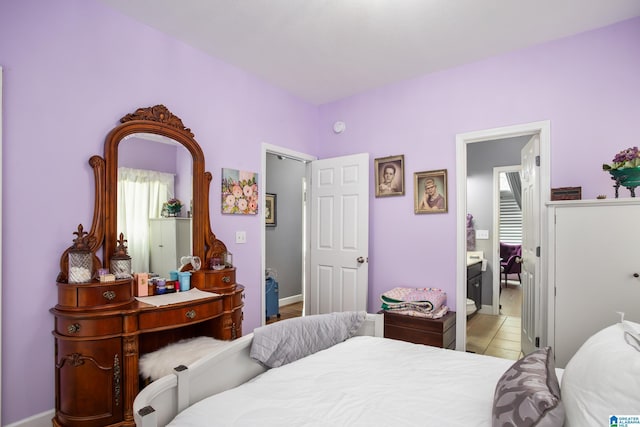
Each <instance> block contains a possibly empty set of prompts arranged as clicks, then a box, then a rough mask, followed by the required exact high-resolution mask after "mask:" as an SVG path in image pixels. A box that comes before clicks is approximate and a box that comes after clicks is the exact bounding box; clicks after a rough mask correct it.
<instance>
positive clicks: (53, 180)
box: [0, 0, 640, 423]
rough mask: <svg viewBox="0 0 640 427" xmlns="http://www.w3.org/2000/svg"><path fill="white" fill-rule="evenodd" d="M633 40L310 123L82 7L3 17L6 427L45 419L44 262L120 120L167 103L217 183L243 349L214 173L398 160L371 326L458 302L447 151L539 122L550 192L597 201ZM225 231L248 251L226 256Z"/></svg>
mask: <svg viewBox="0 0 640 427" xmlns="http://www.w3.org/2000/svg"><path fill="white" fill-rule="evenodd" d="M638 40H640V19H636V20H633V21H630V22H626V23H623V24H620V25H616V26H612V27H609V28H606V29H604V30H601V31H595V32H590V33H586V34H584V35H581V36H578V37H574V38H569V39H565V40H562V41H558V42H554V43H549V44H545V45H543V46H539V47H534V48H530V49H527V50H522V51H519V52H515V53H513V54H510V55H505V56H501V57H496V58H493V59H490V60H486V61H482V62H478V63H474V64H471V65H467V66H463V67H459V68H456V69H452V70H448V71H443V72H440V73H435V74H432V75H428V76H425V77H422V78H419V79H415V80H411V81H407V82H404V83H400V84H397V85H393V86H389V87H386V88H383V89H379V90H374V91H370V92H367V93H365V94H362V95H360V96H354V97H351V98H348V99H345V100H342V101H339V102H335V103H332V104H329V105H326V106H322V107H319V108H318V107H314V106H311V105H309V104H306V103H304V102H302V101H300V100H299V99H297V98H295V97H293V96H290V95H288V94H286V93H284V92H283V91H281V90H280V89H277V88H274V87H272V86H269V85H267V84H264V83H263V82H261V81H260V80H258V79H257V78H255V77H253V76H251V75H249V74H247V73H245V72H243V71H241V70H238V69H236V68H234V67H231V66H229V65H227V64H225V63H222V62H220V61H216V60H214V59H211V58H209V57H207V56H205V55H204V54H202V53H200V52H199V51H196V50H194V49H192V48H190V47H188V46H185V45H183V44H181V43H179V42H177V41H175V40H172V39H170V38H168V37H165V36H164V35H162V34H159V33H158V32H156V31H155V30H153V29H151V28H148V27H145V26H143V25H140V24H138V23H137V22H135V21H133V20H131V19H129V18H126V17H123V16H121V15H119V14H117V13H116V12H113V11H112V10H110V9H108V8H106V7H105V6H103V5H102V4H100V3H98V2H96V1H95V0H66V1H64V2H62V1H58V2H52V1H37V0H23V1H20V2H2V3H0V65H2V66H3V67H4V79H5V80H4V106H3V108H4V109H3V111H4V117H3V119H4V153H3V159H4V164H3V168H4V176H3V185H4V188H3V194H4V203H3V207H4V210H3V225H4V229H3V249H4V250H3V252H4V254H3V255H4V256H3V273H4V274H3V280H2V283H3V308H2V316H3V323H2V326H3V331H2V341H3V343H2V344H3V357H2V363H3V366H2V368H3V372H2V389H3V393H2V397H3V399H2V420H3V422H4V423H11V422H14V421H17V420H20V419H23V418H26V417H28V416H31V415H34V414H38V413H40V412H43V411H47V410H50V409H51V408H53V406H54V384H53V382H54V376H53V338H52V336H51V329H52V327H53V318H52V316H51V315H50V314H49V312H48V310H49V308H50V307H51V306H53V305H54V304H55V303H56V299H57V294H56V288H55V277H56V276H57V273H58V261H59V257H60V255H61V253H62V252H63V251H64V249H65V248H66V247H68V246H69V245H70V244H71V240H72V238H73V235H72V232H73V231H74V230H75V229H76V227H77V225H78V223H83V224H84V225H85V226H87V227H88V226H89V225H90V224H89V223H90V221H91V217H92V208H93V205H92V200H93V175H92V172H91V169H90V167H89V165H88V159H89V157H90V156H92V155H94V154H101V153H102V152H103V141H104V137H105V136H106V134H107V133H108V131H109V130H110V129H111V128H112V127H114V126H115V125H116V124H117V122H118V120H119V119H120V117H122V116H123V115H124V114H126V113H130V112H132V111H134V110H135V109H136V108H137V107H141V106H150V105H154V104H157V103H163V104H165V105H166V106H167V107H169V109H171V110H172V111H173V112H174V113H175V114H176V115H178V116H179V117H181V118H182V120H183V122H184V123H185V125H186V126H187V127H189V128H191V129H192V130H193V131H194V133H195V135H196V139H197V140H198V142H199V143H200V145H201V146H202V148H203V151H204V153H205V156H206V159H207V167H206V169H207V170H208V171H211V172H212V174H213V177H214V185H213V190H212V194H211V197H210V199H211V200H212V205H211V215H212V222H213V227H214V231H215V233H216V235H217V236H218V237H219V238H220V239H222V240H223V241H225V242H227V244H228V246H229V250H230V251H231V252H233V254H234V263H235V264H236V265H237V267H238V281H239V282H240V283H243V284H244V285H246V286H247V292H246V295H247V297H246V307H245V323H244V329H245V331H247V332H249V331H251V330H253V328H254V327H256V326H258V325H259V324H260V322H261V319H262V313H261V310H260V283H261V281H262V277H263V273H262V272H261V271H260V241H259V239H260V219H259V217H257V216H255V217H253V216H223V215H221V214H220V213H219V204H217V203H216V201H218V200H220V189H219V187H218V185H217V183H219V179H220V169H221V168H222V167H228V168H234V169H240V170H253V171H259V168H260V160H261V159H260V155H261V149H260V144H261V143H262V142H268V143H272V144H276V145H279V146H283V147H288V148H291V149H293V150H297V151H301V152H306V153H309V154H321V155H322V157H329V156H335V155H341V154H352V153H356V152H364V151H366V152H369V153H371V157H372V159H373V158H376V157H383V156H387V155H393V154H404V155H405V160H406V164H405V166H406V176H405V180H406V189H407V195H406V196H405V197H387V198H380V199H375V198H374V197H373V196H372V197H371V202H370V207H371V252H370V261H371V263H370V280H371V290H370V304H369V309H370V310H376V309H377V307H378V306H379V304H378V302H377V297H378V295H379V293H380V292H382V291H383V290H385V289H386V288H388V287H389V286H390V285H391V284H394V285H395V284H404V285H415V286H440V287H443V288H445V289H446V290H447V291H448V292H449V295H450V297H451V298H452V299H455V284H454V280H455V256H454V255H455V230H456V228H455V210H456V204H455V185H456V182H455V143H454V141H455V135H456V133H460V132H468V131H474V130H480V129H487V128H492V127H497V126H504V125H511V124H516V123H524V122H531V121H538V120H546V119H548V120H551V129H552V141H551V144H552V148H551V153H552V158H553V160H552V172H553V175H552V185H553V186H556V187H558V186H573V185H582V186H583V195H584V197H585V198H592V197H594V196H595V195H597V194H599V193H606V194H609V195H611V194H612V191H611V189H610V184H609V179H608V178H607V177H606V175H605V174H603V173H602V172H601V171H600V167H601V163H602V162H605V161H608V160H609V159H610V158H611V157H612V156H613V154H614V153H615V152H617V151H618V150H620V149H622V148H626V147H627V146H629V145H633V144H634V141H635V139H634V137H635V136H636V135H637V126H636V125H634V123H635V122H637V117H639V116H640V114H639V113H640V101H639V100H640V86H639V85H640V83H639V82H640V80H639V79H638V77H637V76H638V75H640V55H638V47H637V46H638V44H637V41H638ZM336 120H344V121H345V122H346V123H347V131H346V132H345V133H344V134H342V135H334V134H333V133H332V132H331V125H332V123H333V122H334V121H336ZM634 126H636V127H634ZM636 139H637V138H636ZM440 168H446V169H448V171H449V213H448V214H442V215H414V214H413V200H412V199H413V198H412V194H413V172H416V171H424V170H432V169H440ZM585 171H586V172H585ZM371 173H372V179H373V172H371ZM372 194H373V191H372ZM236 230H245V231H246V232H247V239H248V243H247V244H245V245H236V244H235V243H233V242H234V239H233V235H234V232H235V231H236ZM423 277H424V278H423Z"/></svg>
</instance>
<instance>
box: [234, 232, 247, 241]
mask: <svg viewBox="0 0 640 427" xmlns="http://www.w3.org/2000/svg"><path fill="white" fill-rule="evenodd" d="M236 243H247V232H246V231H236Z"/></svg>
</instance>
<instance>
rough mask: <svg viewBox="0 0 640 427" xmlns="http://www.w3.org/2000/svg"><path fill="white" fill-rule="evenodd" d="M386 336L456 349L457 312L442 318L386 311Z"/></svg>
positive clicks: (449, 313) (451, 312)
mask: <svg viewBox="0 0 640 427" xmlns="http://www.w3.org/2000/svg"><path fill="white" fill-rule="evenodd" d="M383 313H384V336H385V338H393V339H396V340H401V341H408V342H412V343H416V344H426V345H431V346H434V347H441V348H449V349H455V347H456V313H455V311H450V312H448V313H447V314H446V315H444V316H443V317H442V318H440V319H427V318H425V317H416V316H407V315H405V314H398V313H390V312H388V311H384V312H383Z"/></svg>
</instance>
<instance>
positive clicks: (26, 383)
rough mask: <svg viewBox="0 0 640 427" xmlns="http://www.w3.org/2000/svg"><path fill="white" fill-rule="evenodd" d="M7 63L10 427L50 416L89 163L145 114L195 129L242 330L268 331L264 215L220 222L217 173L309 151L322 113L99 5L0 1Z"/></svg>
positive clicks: (68, 0) (86, 212)
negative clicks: (68, 254) (266, 147)
mask: <svg viewBox="0 0 640 427" xmlns="http://www.w3.org/2000/svg"><path fill="white" fill-rule="evenodd" d="M0 64H1V65H2V66H3V69H4V105H3V112H4V117H3V119H4V153H3V160H4V165H3V168H4V169H3V170H4V177H3V181H2V182H3V185H4V188H3V195H4V203H3V208H4V210H3V225H4V229H3V249H4V250H3V260H2V261H3V278H2V279H3V280H2V284H3V299H2V301H3V308H2V317H3V322H2V328H3V330H2V341H3V342H2V349H3V355H2V364H3V370H2V390H3V392H2V421H3V423H12V422H14V421H16V420H20V419H23V418H26V417H28V416H32V415H34V414H38V413H41V412H43V411H47V410H50V409H52V408H53V407H54V375H53V363H54V358H53V351H54V349H53V337H52V335H51V330H52V328H53V317H52V316H51V314H50V313H49V309H50V308H51V307H52V306H53V305H55V304H56V301H57V293H56V285H55V278H56V276H57V274H58V268H59V267H58V262H59V259H60V255H61V254H62V252H63V251H64V250H65V249H66V248H67V247H68V246H69V245H70V244H71V242H72V239H73V237H74V236H73V234H72V232H73V231H74V230H75V229H76V228H77V226H78V224H79V223H82V224H83V225H85V227H87V228H88V227H89V226H90V222H91V218H92V214H93V202H92V200H93V174H92V171H91V168H90V166H89V164H88V160H89V158H90V157H91V156H92V155H95V154H100V155H101V154H102V153H103V143H104V138H105V136H106V135H107V133H108V132H109V130H110V129H111V128H113V127H114V126H116V125H117V124H118V120H119V119H120V117H122V116H123V115H125V114H127V113H131V112H133V111H134V110H135V109H136V108H138V107H144V106H151V105H154V104H158V103H162V104H165V105H166V106H167V107H168V108H169V109H170V110H171V111H172V112H173V113H174V114H176V115H178V116H179V117H180V118H181V119H182V120H183V122H184V124H185V126H187V127H189V128H191V129H192V130H193V132H194V133H195V136H196V139H197V141H198V142H199V143H200V145H201V146H202V149H203V151H204V154H205V157H206V161H207V164H206V170H208V171H210V172H211V173H212V174H213V177H214V182H213V190H212V194H211V200H212V201H213V202H212V204H211V215H212V222H213V228H214V231H215V233H216V235H217V236H218V237H219V238H220V239H221V240H223V241H225V242H226V243H227V244H228V246H229V250H230V251H231V252H233V254H234V263H235V264H236V265H237V267H238V275H237V279H238V282H239V283H242V284H244V285H245V286H246V287H247V292H246V300H245V303H246V309H245V323H244V327H245V328H246V330H247V331H251V330H253V328H254V327H256V326H258V325H260V322H261V319H262V317H263V315H262V314H261V309H260V289H261V281H262V280H263V276H264V275H263V273H262V272H261V271H260V253H261V252H260V241H259V240H260V224H261V223H260V218H259V217H258V216H237V215H235V216H229V215H228V216H222V215H221V214H220V205H219V203H216V201H219V200H220V188H219V184H220V169H221V168H222V167H229V168H235V169H240V170H252V171H259V170H260V167H261V148H260V147H261V144H262V142H269V143H272V144H277V145H282V146H286V147H291V148H292V149H294V150H298V151H302V152H310V153H313V151H314V147H315V145H316V140H317V135H316V132H315V129H316V127H317V117H318V110H317V107H315V106H311V105H309V104H307V103H305V102H302V101H301V100H299V99H298V98H295V97H293V96H291V95H289V94H287V93H285V92H283V91H282V90H280V89H277V88H274V87H272V86H269V85H267V84H265V83H264V82H262V81H260V80H259V79H257V78H255V77H253V76H251V75H249V74H247V73H245V72H243V71H241V70H239V69H236V68H234V67H231V66H229V65H227V64H225V63H222V62H220V61H217V60H214V59H212V58H210V57H208V56H206V55H204V54H202V53H201V52H199V51H197V50H194V49H192V48H190V47H188V46H186V45H184V44H182V43H180V42H177V41H175V40H173V39H171V38H168V37H165V36H164V35H162V34H159V33H158V32H157V31H155V30H153V29H151V28H148V27H146V26H143V25H140V24H139V23H137V22H135V21H133V20H131V19H129V18H127V17H124V16H122V15H120V14H118V13H116V12H114V11H112V10H111V9H109V8H107V7H105V6H104V5H102V4H101V3H98V2H97V1H89V0H65V1H37V0H26V1H19V2H6V1H3V2H1V3H0ZM236 230H245V231H246V232H247V240H248V243H247V244H245V245H236V244H235V243H234V242H235V239H234V238H233V236H234V232H235V231H236Z"/></svg>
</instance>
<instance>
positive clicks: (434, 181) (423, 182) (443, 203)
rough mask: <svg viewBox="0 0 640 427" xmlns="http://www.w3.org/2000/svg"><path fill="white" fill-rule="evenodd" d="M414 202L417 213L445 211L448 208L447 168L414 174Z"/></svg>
mask: <svg viewBox="0 0 640 427" xmlns="http://www.w3.org/2000/svg"><path fill="white" fill-rule="evenodd" d="M413 189H414V196H413V204H414V209H415V213H417V214H427V213H444V212H447V209H448V200H447V170H446V169H441V170H435V171H426V172H416V173H414V174H413Z"/></svg>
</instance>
